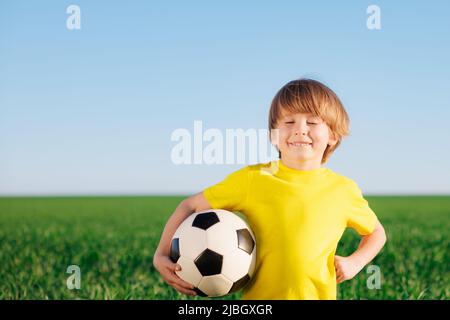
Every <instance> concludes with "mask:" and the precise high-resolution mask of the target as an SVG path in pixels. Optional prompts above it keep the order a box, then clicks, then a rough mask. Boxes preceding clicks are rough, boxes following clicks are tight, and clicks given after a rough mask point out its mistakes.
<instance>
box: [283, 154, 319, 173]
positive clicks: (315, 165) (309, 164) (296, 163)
mask: <svg viewBox="0 0 450 320" xmlns="http://www.w3.org/2000/svg"><path fill="white" fill-rule="evenodd" d="M281 163H282V164H283V165H285V166H286V167H288V168H291V169H296V170H314V169H319V168H321V161H317V160H304V161H301V160H294V159H289V158H284V157H283V156H281Z"/></svg>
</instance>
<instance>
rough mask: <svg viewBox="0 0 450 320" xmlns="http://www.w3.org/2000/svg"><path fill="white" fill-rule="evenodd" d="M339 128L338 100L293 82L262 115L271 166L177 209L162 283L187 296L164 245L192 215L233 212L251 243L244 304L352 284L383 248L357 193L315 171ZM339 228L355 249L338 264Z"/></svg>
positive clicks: (311, 83) (160, 266) (332, 292)
mask: <svg viewBox="0 0 450 320" xmlns="http://www.w3.org/2000/svg"><path fill="white" fill-rule="evenodd" d="M348 127H349V119H348V116H347V113H346V111H345V109H344V107H343V105H342V104H341V102H340V100H339V98H338V97H337V96H336V94H335V93H334V92H333V91H332V90H331V89H329V88H328V87H327V86H325V85H323V84H322V83H320V82H318V81H315V80H310V79H300V80H295V81H291V82H289V83H288V84H286V85H285V86H284V87H283V88H281V89H280V91H279V92H278V93H277V94H276V96H275V97H274V99H273V101H272V105H271V108H270V112H269V128H270V129H271V140H272V143H274V144H275V146H276V147H277V149H278V151H279V154H280V159H279V160H276V161H272V162H270V163H267V164H258V165H252V166H247V167H245V168H243V169H240V170H238V171H236V172H234V173H232V174H230V175H229V176H228V177H226V179H225V180H223V181H222V182H220V183H218V184H216V185H213V186H211V187H209V188H207V189H206V190H204V191H203V192H202V193H198V194H196V195H194V196H191V197H189V198H188V199H186V200H184V201H182V202H181V203H180V205H179V206H178V207H177V208H176V210H175V212H174V213H173V214H172V216H171V217H170V218H169V220H168V222H167V224H166V226H165V228H164V232H163V234H162V237H161V241H160V244H159V246H158V248H157V250H156V252H155V255H154V259H153V263H154V266H155V268H156V269H157V270H158V271H159V272H160V273H161V275H162V277H163V278H164V280H165V281H166V282H167V283H168V284H170V285H171V286H173V287H174V288H175V289H177V290H178V291H180V292H182V293H185V294H191V295H195V291H194V290H193V289H194V288H193V287H192V286H191V285H190V284H188V283H186V282H185V281H183V280H181V279H180V278H179V277H178V276H177V275H176V274H175V270H177V269H176V268H180V266H179V265H176V264H174V263H172V262H171V261H170V259H169V257H168V255H169V249H170V241H171V238H172V235H173V234H174V232H175V230H176V228H177V227H178V226H179V225H180V223H181V222H182V221H183V220H184V219H185V218H186V217H187V216H188V215H190V214H191V213H193V212H198V211H201V210H206V209H210V208H214V209H225V210H229V211H240V212H242V213H243V214H244V215H245V216H246V218H247V220H248V223H249V224H250V227H251V228H252V230H253V231H254V233H255V237H256V243H257V249H258V252H257V262H256V272H255V275H254V277H253V279H252V281H251V283H250V284H249V285H248V286H247V287H246V288H245V289H244V294H243V298H244V299H336V284H337V283H340V282H342V281H345V280H348V279H351V278H353V277H354V276H355V275H356V274H358V272H359V271H361V270H362V268H363V267H364V266H365V265H366V264H367V263H369V262H370V261H371V260H372V259H373V258H374V257H375V256H376V254H377V253H378V252H379V251H380V250H381V248H382V247H383V245H384V243H385V241H386V235H385V232H384V229H383V227H382V225H381V224H380V222H379V221H378V220H377V218H376V216H375V214H374V212H373V211H372V210H371V209H370V208H369V206H368V203H367V201H366V200H365V199H364V198H363V196H362V194H361V191H360V189H359V188H358V186H357V184H356V183H355V182H353V181H352V180H351V179H348V178H346V177H344V176H341V175H338V174H336V173H334V172H333V171H331V170H330V169H327V168H325V167H321V164H323V163H325V162H326V161H327V159H328V158H329V156H330V155H331V154H332V152H333V151H334V150H335V149H336V148H337V146H338V145H339V144H340V142H341V140H342V138H343V137H344V136H346V135H347V134H348ZM346 227H351V228H354V229H355V230H356V231H357V232H358V233H359V234H360V235H361V236H362V240H361V242H360V245H359V247H358V249H357V250H356V251H355V252H354V253H353V254H352V255H350V256H348V257H340V256H337V255H335V252H336V247H337V244H338V242H339V239H340V238H341V236H342V234H343V232H344V230H345V228H346Z"/></svg>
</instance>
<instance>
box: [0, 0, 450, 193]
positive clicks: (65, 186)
mask: <svg viewBox="0 0 450 320" xmlns="http://www.w3.org/2000/svg"><path fill="white" fill-rule="evenodd" d="M70 4H76V5H78V6H79V7H80V9H81V30H68V29H67V28H66V19H67V18H68V16H69V15H68V14H67V13H66V8H67V7H68V6H69V5H70ZM371 4H375V5H378V6H379V7H380V9H381V30H369V29H367V27H366V19H367V17H368V14H367V13H366V9H367V7H368V6H369V5H371ZM449 15H450V3H449V2H448V1H435V2H433V5H430V3H429V2H427V1H352V2H350V1H349V2H345V3H342V2H337V1H314V2H310V1H284V2H278V1H277V2H275V1H246V2H245V3H243V2H242V1H221V2H213V1H189V2H186V1H170V2H169V1H158V2H156V1H133V2H122V4H120V3H119V2H113V3H112V2H111V1H45V2H39V3H38V2H32V1H3V0H0V194H3V195H10V194H14V195H24V194H26V195H29V194H52V195H53V194H186V193H194V192H198V191H200V190H202V189H203V188H205V187H207V186H209V185H211V184H213V183H216V182H218V181H220V180H221V179H223V178H224V177H225V176H226V174H228V173H230V172H232V171H234V170H236V169H238V168H240V167H242V165H206V164H201V165H178V166H177V165H175V164H173V163H172V161H171V149H172V148H173V147H174V145H175V144H176V143H175V142H173V141H171V139H170V136H171V133H172V132H173V131H174V130H175V129H177V128H186V129H188V130H193V124H194V121H195V120H201V121H203V126H204V128H205V129H208V128H219V129H222V130H223V129H225V128H243V129H249V128H257V129H259V128H261V129H264V128H266V124H267V114H268V108H269V105H270V101H271V99H272V98H273V96H274V95H275V93H276V91H277V90H278V89H279V88H280V87H281V86H282V85H284V84H285V83H286V82H288V81H289V80H292V79H295V78H299V77H305V76H306V77H312V78H314V79H317V80H319V81H322V82H324V83H325V84H327V85H328V86H330V87H331V88H332V89H333V90H334V91H335V92H336V93H337V94H338V95H339V97H340V98H341V100H342V101H343V103H344V105H345V107H346V109H347V111H348V113H349V115H350V118H351V135H350V136H349V137H347V138H346V139H345V140H344V141H343V143H342V145H341V147H340V148H339V149H338V150H337V151H336V152H335V154H334V155H333V156H332V157H331V159H330V161H329V162H328V163H327V164H326V166H327V167H329V168H331V169H332V170H334V171H336V172H338V173H341V174H343V175H346V176H348V177H350V178H352V179H354V180H355V181H356V182H357V183H358V184H359V186H360V187H361V189H362V190H363V192H364V193H366V194H436V193H439V194H449V193H450V170H449V168H448V166H447V163H448V159H449V158H450V148H449V144H450V143H449V141H450V129H449V124H448V119H449V118H450V76H449V75H450V65H449V62H448V57H449V56H450V36H449V33H450V19H449Z"/></svg>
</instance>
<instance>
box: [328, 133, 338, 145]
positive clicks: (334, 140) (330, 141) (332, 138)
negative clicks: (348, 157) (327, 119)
mask: <svg viewBox="0 0 450 320" xmlns="http://www.w3.org/2000/svg"><path fill="white" fill-rule="evenodd" d="M338 141H339V139H338V138H337V135H336V134H335V133H334V132H332V131H331V130H330V137H329V138H328V145H329V146H330V147H333V146H335V145H336V143H338Z"/></svg>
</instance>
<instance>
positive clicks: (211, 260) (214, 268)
mask: <svg viewBox="0 0 450 320" xmlns="http://www.w3.org/2000/svg"><path fill="white" fill-rule="evenodd" d="M222 261H223V256H222V255H220V254H218V253H216V252H214V251H211V250H209V249H206V250H205V251H203V252H202V253H201V254H200V255H199V256H198V257H197V259H195V261H194V262H195V265H196V266H197V269H198V271H200V273H201V274H202V276H212V275H215V274H220V273H221V272H222Z"/></svg>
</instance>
